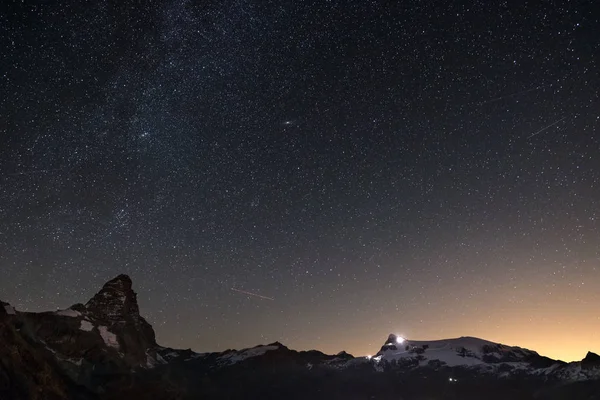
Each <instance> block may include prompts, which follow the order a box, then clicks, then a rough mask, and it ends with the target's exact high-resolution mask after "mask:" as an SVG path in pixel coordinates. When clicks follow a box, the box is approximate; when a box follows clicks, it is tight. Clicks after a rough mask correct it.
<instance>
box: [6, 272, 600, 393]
mask: <svg viewBox="0 0 600 400" xmlns="http://www.w3.org/2000/svg"><path fill="white" fill-rule="evenodd" d="M482 398H485V399H486V400H493V399H498V400H500V399H503V400H504V399H523V400H525V399H532V400H533V399H548V400H560V399H569V400H570V399H582V400H591V399H600V356H598V355H597V354H594V353H591V352H590V353H588V354H587V356H586V357H585V358H584V359H583V360H582V361H579V362H572V363H565V362H562V361H557V360H553V359H550V358H548V357H543V356H540V355H539V354H537V353H536V352H535V351H531V350H527V349H523V348H520V347H511V346H505V345H502V344H499V343H494V342H489V341H486V340H482V339H477V338H473V337H461V338H457V339H446V340H435V341H414V340H405V339H403V338H400V337H397V336H395V335H389V337H388V338H387V340H386V341H385V342H384V344H383V346H382V347H381V349H380V350H379V352H378V353H376V354H375V355H374V356H373V357H353V356H352V355H350V354H347V353H345V352H341V353H339V354H336V355H327V354H324V353H322V352H320V351H316V350H313V351H294V350H290V349H288V348H287V347H286V346H284V345H282V344H281V343H278V342H276V343H271V344H268V345H259V346H256V347H253V348H249V349H241V350H227V351H224V352H216V353H196V352H193V351H191V350H181V349H172V348H167V347H162V346H160V345H158V344H157V343H156V339H155V334H154V330H153V329H152V326H151V325H150V324H149V323H148V322H147V321H146V320H145V319H144V318H143V317H142V316H140V313H139V307H138V304H137V299H136V294H135V292H134V291H133V289H132V282H131V279H130V278H129V277H128V276H126V275H120V276H118V277H116V278H115V279H113V280H111V281H109V282H107V283H106V284H105V285H104V287H103V288H102V289H101V290H100V291H99V292H98V293H97V294H96V295H95V296H94V297H93V298H92V299H91V300H89V301H88V302H87V303H86V304H75V305H73V306H71V307H69V308H68V309H66V310H59V311H55V312H42V313H28V312H19V311H16V310H15V309H14V308H13V307H12V306H11V305H10V304H8V303H4V302H0V400H12V399H15V400H25V399H40V400H41V399H44V400H45V399H49V400H50V399H56V400H62V399H81V400H92V399H95V400H104V399H107V400H108V399H110V400H120V399H127V400H131V399H158V400H162V399H165V400H166V399H173V400H175V399H180V400H184V399H261V400H263V399H395V400H397V399H404V400H413V399H414V400H417V399H419V400H421V399H422V400H425V399H430V400H434V399H482Z"/></svg>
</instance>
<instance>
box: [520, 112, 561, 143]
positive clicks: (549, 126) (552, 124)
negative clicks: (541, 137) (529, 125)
mask: <svg viewBox="0 0 600 400" xmlns="http://www.w3.org/2000/svg"><path fill="white" fill-rule="evenodd" d="M565 118H567V117H562V118H561V119H559V120H558V121H555V122H553V123H551V124H550V125H548V126H545V127H543V128H542V129H540V130H539V131H537V132H534V133H532V134H531V135H529V136H527V139H531V138H532V137H534V136H535V135H538V134H540V133H542V132H544V131H545V130H546V129H548V128H551V127H553V126H554V125H556V124H558V123H559V122H560V121H562V120H564V119H565Z"/></svg>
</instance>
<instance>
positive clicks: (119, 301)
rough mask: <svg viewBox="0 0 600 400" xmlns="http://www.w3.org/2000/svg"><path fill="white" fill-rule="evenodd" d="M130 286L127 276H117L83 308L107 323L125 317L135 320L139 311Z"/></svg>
mask: <svg viewBox="0 0 600 400" xmlns="http://www.w3.org/2000/svg"><path fill="white" fill-rule="evenodd" d="M132 285H133V284H132V281H131V278H130V277H129V276H128V275H123V274H122V275H119V276H117V277H116V278H114V279H111V280H110V281H108V282H106V283H105V284H104V286H103V287H102V289H101V290H100V291H99V292H98V293H96V295H95V296H94V297H92V298H91V299H90V301H88V302H87V304H86V305H85V308H86V309H87V310H88V311H90V312H92V313H93V314H94V315H95V316H96V317H98V318H102V319H107V320H109V321H117V320H122V319H124V318H127V317H130V318H131V317H133V318H134V319H137V318H139V314H140V310H139V307H138V303H137V295H136V293H135V292H134V291H133V289H132Z"/></svg>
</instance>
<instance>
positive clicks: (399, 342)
mask: <svg viewBox="0 0 600 400" xmlns="http://www.w3.org/2000/svg"><path fill="white" fill-rule="evenodd" d="M403 342H404V338H403V337H401V336H396V343H398V344H402V343H403Z"/></svg>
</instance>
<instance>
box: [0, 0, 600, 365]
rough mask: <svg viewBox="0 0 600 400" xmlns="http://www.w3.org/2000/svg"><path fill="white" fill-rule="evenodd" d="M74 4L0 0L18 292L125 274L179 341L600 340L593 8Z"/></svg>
mask: <svg viewBox="0 0 600 400" xmlns="http://www.w3.org/2000/svg"><path fill="white" fill-rule="evenodd" d="M56 3H58V4H52V3H51V2H41V1H36V2H33V1H24V2H12V3H10V4H9V5H7V6H6V7H5V9H4V10H3V11H2V12H1V14H0V18H1V19H0V34H1V37H2V42H1V44H0V46H1V49H0V92H1V93H2V96H0V134H1V142H0V298H1V299H2V300H4V301H9V302H11V303H12V304H13V305H14V306H15V307H16V308H18V309H20V310H31V311H38V310H44V309H55V308H57V307H67V306H69V305H70V304H72V303H75V302H84V301H86V300H87V299H88V298H90V297H91V296H92V295H93V294H94V293H95V292H96V291H97V290H98V289H99V288H100V287H101V285H102V284H103V283H104V282H105V281H107V280H108V279H110V278H112V277H114V276H116V275H118V274H120V273H127V274H129V275H131V277H132V279H133V281H134V287H135V289H136V291H137V292H138V293H139V298H140V307H141V312H142V314H143V315H145V316H147V318H148V320H149V321H150V322H151V323H152V324H153V325H154V327H155V329H156V331H157V335H158V340H159V342H160V343H161V344H163V345H168V346H172V347H184V348H188V347H191V348H193V349H194V350H197V351H216V350H222V349H225V348H240V347H246V346H252V345H255V344H258V343H268V342H273V341H276V340H279V341H281V342H283V343H285V344H286V345H288V346H290V347H292V348H297V349H306V348H318V349H321V350H324V351H328V352H337V351H340V350H342V349H344V350H347V351H349V352H353V353H356V354H369V353H373V352H375V351H377V349H378V346H379V345H380V344H381V343H382V341H383V340H384V339H385V338H386V337H387V335H388V333H390V332H394V333H398V334H402V335H403V336H404V337H408V338H411V339H434V338H446V337H452V336H461V335H470V336H480V337H484V338H486V339H488V340H495V341H499V342H503V343H507V344H516V345H520V346H523V347H529V348H532V349H534V350H538V351H539V352H540V353H542V354H545V355H549V356H554V357H561V358H564V359H575V358H582V357H583V356H584V355H585V351H587V350H594V347H595V350H596V351H599V350H600V348H598V343H600V312H599V311H598V310H599V308H598V307H599V305H600V245H599V243H600V241H599V238H600V161H599V159H598V157H599V155H600V139H599V123H600V102H599V98H598V92H599V88H600V78H599V75H598V71H600V65H598V55H599V54H600V34H599V30H598V26H600V20H599V15H600V13H599V12H598V10H597V8H595V7H594V6H593V5H592V4H591V2H589V3H588V2H580V3H578V5H573V4H570V5H568V6H567V5H561V3H560V2H559V3H553V4H552V5H548V6H546V7H544V6H535V7H534V6H529V5H527V4H520V5H517V6H511V5H508V3H507V2H501V3H499V4H493V3H490V2H475V3H469V4H467V2H458V1H453V2H414V3H415V4H412V2H397V3H402V4H394V3H395V2H377V1H348V2H326V1H314V2H313V1H281V2H278V1H256V2H252V1H242V0H236V1H191V0H190V1H180V0H179V1H164V2H160V1H149V2H146V1H144V2H141V1H138V2H135V1H128V0H126V1H123V2H102V1H98V2H94V4H93V5H90V4H85V5H83V4H81V5H78V4H70V3H77V2H56ZM409 3H410V4H409ZM442 3H443V4H442ZM403 4H404V5H403ZM231 288H236V289H239V290H240V291H245V292H248V293H252V294H256V295H257V296H251V295H244V293H243V292H235V291H232V290H231ZM260 296H262V297H263V298H261V297H260ZM269 299H273V300H272V301H271V300H269ZM557 344H558V345H557Z"/></svg>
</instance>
